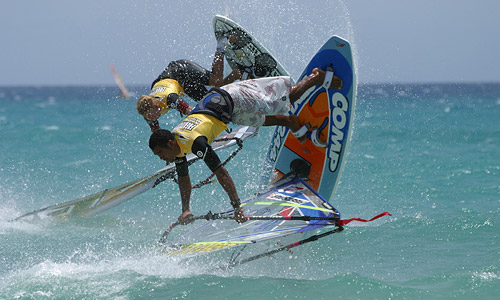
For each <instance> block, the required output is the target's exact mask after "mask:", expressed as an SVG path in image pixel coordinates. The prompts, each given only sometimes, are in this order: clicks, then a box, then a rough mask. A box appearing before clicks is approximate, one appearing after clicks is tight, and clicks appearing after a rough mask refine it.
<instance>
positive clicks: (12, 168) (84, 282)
mask: <svg viewBox="0 0 500 300" xmlns="http://www.w3.org/2000/svg"><path fill="white" fill-rule="evenodd" d="M131 89H132V90H133V91H134V92H135V93H136V94H139V95H140V94H141V93H146V92H147V87H132V88H131ZM117 93H118V92H117V90H116V89H115V88H111V87H108V88H98V87H39V88H36V87H32V88H22V87H17V88H16V87H12V88H8V87H2V88H0V245H1V246H0V299H470V298H472V297H474V298H475V299H498V297H499V295H500V84H425V85H424V84H421V85H417V84H415V85H411V84H406V85H395V84H387V85H360V86H359V89H358V101H357V104H356V107H355V118H354V125H353V133H352V137H351V143H350V146H349V150H348V154H347V156H346V161H345V165H344V171H343V174H342V176H341V181H340V183H339V185H338V188H337V192H336V195H335V197H334V200H333V203H332V204H333V205H334V206H335V207H336V208H337V209H339V211H340V212H341V213H342V216H343V218H353V217H360V218H365V219H368V218H371V217H373V216H375V215H376V214H378V213H381V212H384V211H388V212H390V213H392V217H384V218H381V219H378V220H376V221H374V222H371V223H351V224H349V225H347V226H345V230H344V231H343V232H341V233H338V234H335V235H332V236H329V237H326V238H323V239H320V240H318V241H316V242H313V243H309V244H307V245H303V246H300V247H297V248H295V249H293V251H292V252H286V251H285V252H283V253H278V254H275V255H273V256H271V257H265V258H262V259H260V260H259V261H255V262H251V263H249V264H246V265H242V266H239V267H236V268H234V269H233V270H232V271H229V272H225V271H220V270H219V269H217V268H216V266H214V265H212V264H211V263H208V262H206V261H205V260H203V259H194V260H181V259H171V258H167V257H164V256H160V255H158V254H156V252H155V248H156V242H157V240H158V239H159V237H160V235H161V233H162V232H163V230H164V229H165V228H166V227H167V226H168V225H169V224H170V223H172V222H174V221H175V220H176V218H177V217H178V216H179V214H180V212H181V205H180V200H179V199H180V198H179V192H178V188H177V185H176V184H175V183H174V182H173V181H166V182H164V183H162V184H160V185H159V186H158V187H156V188H154V189H152V190H150V191H148V192H146V193H144V194H141V195H139V196H137V197H135V198H133V199H131V200H129V201H127V202H125V203H123V204H121V205H119V206H117V207H115V208H113V209H111V210H109V211H107V212H105V213H103V214H101V215H98V216H96V217H92V218H81V219H73V220H67V221H51V220H47V219H43V220H35V221H32V222H26V221H15V222H11V221H10V220H12V219H14V218H16V217H17V216H20V215H22V214H24V213H26V212H30V211H33V210H36V209H39V208H42V207H45V206H48V205H52V204H55V203H60V202H65V201H69V200H73V199H77V198H80V197H84V196H86V195H90V194H92V193H95V192H98V191H101V190H103V189H106V188H111V187H114V186H117V185H120V184H123V183H126V182H128V181H131V180H134V179H138V178H141V177H144V176H147V175H149V174H151V173H153V172H154V171H156V170H158V169H160V168H162V167H163V166H164V162H162V161H160V160H159V159H158V158H157V157H156V156H154V155H153V154H152V152H151V151H150V150H149V148H148V138H149V135H150V131H149V127H148V126H147V125H146V123H145V122H144V120H143V119H142V118H141V117H140V116H139V115H138V114H137V112H136V111H135V101H136V99H135V98H134V99H122V98H120V97H118V96H117ZM179 120H180V116H179V115H178V114H175V113H171V114H169V115H168V116H167V117H164V118H163V119H162V126H163V127H165V128H172V127H173V126H175V125H176V124H177V122H179ZM272 132H273V129H272V128H261V130H260V132H259V134H258V135H257V136H256V137H254V138H252V139H251V140H249V141H247V142H245V143H244V146H243V150H241V151H240V153H239V154H238V155H237V156H236V157H235V158H234V159H233V160H232V161H231V162H230V163H229V164H228V165H227V169H228V170H229V172H230V174H231V175H232V177H233V179H234V181H235V183H236V186H237V189H238V192H239V194H240V197H241V198H245V197H248V196H250V195H252V194H253V193H255V192H257V191H258V187H259V183H260V174H261V172H262V169H263V167H264V159H265V156H266V152H267V147H268V145H269V142H270V139H271V136H272ZM230 152H231V150H223V151H221V152H220V155H221V157H226V156H227V155H229V154H230ZM190 172H191V177H192V181H193V182H195V181H197V180H202V179H204V178H205V177H206V176H208V175H210V172H209V171H208V168H207V167H206V166H204V165H203V164H202V163H198V164H195V165H193V166H192V167H191V168H190ZM228 204H229V200H228V198H227V195H226V194H225V193H224V191H223V190H222V188H221V187H220V185H219V184H218V183H214V184H211V185H208V186H205V187H203V188H201V189H198V190H195V191H193V194H192V201H191V207H192V211H193V213H194V214H204V213H207V212H208V211H209V210H211V211H213V212H216V211H220V210H223V209H225V208H227V207H228ZM229 222H232V221H229ZM235 225H236V224H235ZM219 258H220V260H221V263H223V262H225V261H226V260H229V258H227V257H224V255H221V256H220V257H219Z"/></svg>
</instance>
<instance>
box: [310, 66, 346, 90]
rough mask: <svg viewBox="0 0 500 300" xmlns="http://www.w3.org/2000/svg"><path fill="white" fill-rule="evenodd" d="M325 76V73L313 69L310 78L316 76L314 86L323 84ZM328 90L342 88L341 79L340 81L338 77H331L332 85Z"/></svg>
mask: <svg viewBox="0 0 500 300" xmlns="http://www.w3.org/2000/svg"><path fill="white" fill-rule="evenodd" d="M325 75H326V72H325V71H323V70H321V69H319V68H314V69H313V70H312V73H311V76H317V78H316V85H322V84H323V81H325ZM329 88H333V89H336V90H340V89H341V88H342V79H340V77H338V76H337V75H333V78H332V83H331V84H330V87H329Z"/></svg>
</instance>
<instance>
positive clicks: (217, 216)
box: [158, 211, 339, 244]
mask: <svg viewBox="0 0 500 300" xmlns="http://www.w3.org/2000/svg"><path fill="white" fill-rule="evenodd" d="M246 217H247V218H248V219H249V220H284V221H314V220H320V221H331V222H333V223H334V224H337V222H338V221H339V217H338V215H336V216H334V217H311V216H246ZM202 219H204V220H207V221H209V220H226V219H231V220H232V219H234V216H233V215H227V214H222V213H212V212H210V211H209V212H208V213H207V214H205V215H200V216H193V217H191V218H189V221H190V222H194V221H195V220H202ZM179 224H181V223H180V222H179V221H176V222H174V223H172V224H171V225H170V226H169V227H168V228H167V229H166V230H165V231H164V232H163V234H162V236H161V238H160V240H159V241H158V242H159V243H160V244H164V243H165V242H166V240H167V236H168V235H169V234H170V232H171V231H172V230H173V229H174V228H175V227H176V226H178V225H179Z"/></svg>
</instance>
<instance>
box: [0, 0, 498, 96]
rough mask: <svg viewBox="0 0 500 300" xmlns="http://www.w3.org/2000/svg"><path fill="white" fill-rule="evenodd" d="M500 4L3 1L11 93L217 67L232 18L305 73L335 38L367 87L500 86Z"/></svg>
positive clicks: (3, 67)
mask: <svg viewBox="0 0 500 300" xmlns="http://www.w3.org/2000/svg"><path fill="white" fill-rule="evenodd" d="M499 11H500V1H496V0H477V1H470V0H469V1H464V0H420V1H409V0H380V1H377V0H310V1H303V0H300V1H299V0H297V1H285V0H258V1H241V0H230V1H229V0H211V1H205V0H168V1H167V0H154V1H151V0H141V1H132V0H85V1H78V2H77V1H71V0H44V1H39V0H16V1H1V2H0V86H47V85H49V86H67V85H84V86H88V85H99V86H107V85H114V82H113V78H112V76H111V71H110V68H109V66H110V64H114V65H115V66H116V68H117V69H118V71H119V72H120V74H121V77H122V79H123V81H124V82H125V84H126V85H149V84H150V83H151V82H152V80H154V79H155V78H156V76H157V75H158V74H159V73H161V71H162V70H163V69H164V68H165V67H166V65H167V64H168V62H170V61H172V60H177V59H181V58H186V59H192V60H194V61H195V62H197V63H199V64H200V65H202V66H204V67H206V68H210V65H211V61H212V59H213V55H214V52H215V48H216V41H215V38H214V34H213V27H212V19H213V16H214V15H216V14H221V15H225V14H229V15H230V17H231V18H232V19H233V20H235V21H236V22H238V23H239V24H241V25H242V26H243V27H245V28H246V29H247V30H248V31H250V32H251V33H252V34H253V35H254V37H256V38H257V39H259V40H260V41H261V43H262V44H263V45H264V46H265V47H266V48H268V49H269V50H270V51H271V53H273V54H274V56H275V57H277V58H278V60H279V61H280V62H281V63H282V64H283V65H284V66H285V68H286V69H287V70H288V71H289V72H290V74H291V75H292V77H297V76H298V75H299V74H300V73H301V72H302V69H303V68H304V67H305V65H306V64H307V62H308V61H309V59H310V58H311V57H312V56H313V55H314V53H315V52H316V51H317V50H318V49H319V47H320V46H321V45H322V43H324V42H325V41H326V40H327V39H328V38H329V37H330V36H332V35H339V36H342V37H344V38H346V39H347V40H349V41H350V42H351V44H352V47H353V49H354V57H355V61H356V69H357V74H358V82H360V83H443V82H444V83H448V82H457V83H468V82H472V83H480V82H499V81H500V55H499V54H500V38H498V33H497V31H498V29H500V18H499V17H498V12H499Z"/></svg>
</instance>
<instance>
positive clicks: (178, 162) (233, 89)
mask: <svg viewBox="0 0 500 300" xmlns="http://www.w3.org/2000/svg"><path fill="white" fill-rule="evenodd" d="M314 85H323V86H325V87H327V88H335V89H340V88H341V87H342V80H341V79H340V78H339V77H337V76H333V72H331V71H327V72H326V73H325V71H323V70H319V69H314V70H313V72H312V73H311V75H309V76H308V77H306V78H304V79H303V80H301V81H299V82H298V83H297V84H295V85H292V84H291V80H290V77H287V76H279V77H267V78H259V79H250V80H244V81H239V82H235V83H231V84H228V85H225V86H222V87H221V88H212V89H211V90H210V92H209V93H208V94H207V95H205V97H204V98H203V100H201V101H200V102H198V104H197V105H196V107H195V108H194V109H193V110H192V111H191V113H190V114H189V115H188V116H187V117H186V118H185V119H184V120H183V121H182V122H181V123H179V125H177V126H176V127H175V128H174V130H172V131H169V130H165V129H159V130H156V131H154V132H153V134H152V135H151V137H150V139H149V147H150V149H151V150H152V151H153V153H154V154H155V155H156V156H158V157H159V158H160V159H162V160H165V161H167V162H175V166H176V171H177V174H178V176H179V177H178V184H179V189H180V195H181V202H182V214H181V216H180V217H179V222H180V223H181V224H187V223H189V222H190V221H191V220H190V217H192V216H193V215H192V214H191V210H190V206H189V203H190V198H191V189H192V186H191V179H190V177H189V171H188V163H187V159H186V156H187V155H188V154H190V153H194V154H195V155H197V156H198V157H200V158H201V159H203V160H204V161H205V163H206V164H207V166H208V168H209V169H210V170H211V171H212V172H213V173H214V174H215V175H216V177H217V180H218V181H219V183H220V184H221V186H222V188H223V189H224V190H225V191H226V193H227V194H228V196H229V199H230V201H231V205H232V206H233V208H234V219H235V220H236V222H238V223H243V222H245V221H246V220H247V219H246V217H245V214H244V211H243V209H242V208H241V206H240V198H239V196H238V193H237V191H236V187H235V185H234V182H233V179H232V178H231V176H230V175H229V173H228V171H227V170H226V168H225V167H224V166H223V165H222V164H221V161H220V159H219V157H218V156H217V154H216V153H215V151H214V150H213V149H212V147H211V146H210V143H212V142H213V141H214V140H215V139H216V137H217V136H218V135H219V134H220V133H221V132H222V131H224V130H225V129H227V124H228V123H229V122H232V123H234V124H239V125H247V126H253V127H260V126H273V125H280V126H286V127H288V128H290V129H291V130H292V133H293V134H294V135H295V136H296V137H297V138H299V140H300V139H305V134H306V132H307V128H306V127H305V126H303V125H301V124H299V121H298V119H297V116H295V115H288V111H289V109H290V105H291V104H293V103H294V102H295V101H297V100H298V99H299V97H300V96H301V95H302V94H303V93H305V92H306V91H307V90H308V89H309V88H310V87H312V86H314Z"/></svg>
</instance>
